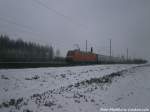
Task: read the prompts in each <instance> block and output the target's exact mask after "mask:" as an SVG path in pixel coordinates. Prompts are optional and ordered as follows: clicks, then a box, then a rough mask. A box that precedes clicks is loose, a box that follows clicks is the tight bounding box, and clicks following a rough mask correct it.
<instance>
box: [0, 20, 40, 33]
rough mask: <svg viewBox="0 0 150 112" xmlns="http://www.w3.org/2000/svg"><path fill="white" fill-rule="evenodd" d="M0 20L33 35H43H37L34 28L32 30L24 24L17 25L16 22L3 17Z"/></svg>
mask: <svg viewBox="0 0 150 112" xmlns="http://www.w3.org/2000/svg"><path fill="white" fill-rule="evenodd" d="M0 20H1V21H3V22H5V23H7V24H12V25H15V26H18V27H20V28H22V29H25V30H26V31H27V30H28V31H27V32H30V33H32V34H34V35H36V36H39V35H41V34H40V33H37V32H36V33H35V32H34V31H33V30H32V28H30V27H29V26H26V25H24V24H19V23H16V22H14V21H12V20H9V19H4V18H3V17H0Z"/></svg>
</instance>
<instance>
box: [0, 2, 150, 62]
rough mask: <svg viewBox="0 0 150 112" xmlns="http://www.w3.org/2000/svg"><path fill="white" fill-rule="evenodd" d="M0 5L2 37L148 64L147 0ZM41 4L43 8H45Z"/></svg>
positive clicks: (149, 25)
mask: <svg viewBox="0 0 150 112" xmlns="http://www.w3.org/2000/svg"><path fill="white" fill-rule="evenodd" d="M38 1H40V3H39V2H37V0H0V33H3V34H7V35H9V36H10V38H13V39H17V38H22V39H23V40H25V41H33V42H37V43H40V44H44V45H52V46H53V47H54V48H55V49H60V50H61V54H62V55H63V56H65V55H66V52H67V51H68V50H70V49H75V44H79V46H80V48H81V50H85V41H86V40H88V49H90V47H91V46H93V48H94V52H96V53H100V54H107V55H109V39H112V53H113V55H114V56H121V55H126V49H127V48H128V49H129V56H131V57H142V58H147V59H149V60H150V0H38ZM43 4H44V5H43Z"/></svg>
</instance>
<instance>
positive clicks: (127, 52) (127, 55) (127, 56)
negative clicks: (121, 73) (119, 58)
mask: <svg viewBox="0 0 150 112" xmlns="http://www.w3.org/2000/svg"><path fill="white" fill-rule="evenodd" d="M127 60H128V48H127Z"/></svg>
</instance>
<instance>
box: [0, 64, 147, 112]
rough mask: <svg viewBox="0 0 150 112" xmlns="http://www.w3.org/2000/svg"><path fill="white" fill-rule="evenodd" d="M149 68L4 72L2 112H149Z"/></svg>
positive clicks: (1, 75) (0, 84) (0, 73)
mask: <svg viewBox="0 0 150 112" xmlns="http://www.w3.org/2000/svg"><path fill="white" fill-rule="evenodd" d="M149 73H150V66H143V65H142V66H141V65H140V66H138V65H94V66H76V67H57V68H32V69H1V70H0V112H91V111H92V112H100V109H101V108H142V109H143V108H148V109H150V100H149V99H150V75H149Z"/></svg>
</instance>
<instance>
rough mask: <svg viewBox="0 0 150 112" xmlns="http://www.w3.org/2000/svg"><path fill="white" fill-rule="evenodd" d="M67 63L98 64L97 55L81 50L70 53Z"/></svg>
mask: <svg viewBox="0 0 150 112" xmlns="http://www.w3.org/2000/svg"><path fill="white" fill-rule="evenodd" d="M66 60H67V62H70V63H96V62H97V55H96V54H94V53H92V51H91V52H84V51H80V50H72V51H68V53H67V57H66Z"/></svg>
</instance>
